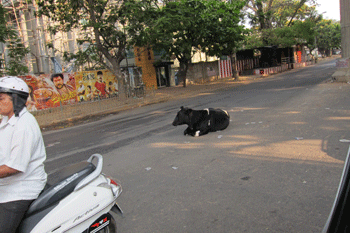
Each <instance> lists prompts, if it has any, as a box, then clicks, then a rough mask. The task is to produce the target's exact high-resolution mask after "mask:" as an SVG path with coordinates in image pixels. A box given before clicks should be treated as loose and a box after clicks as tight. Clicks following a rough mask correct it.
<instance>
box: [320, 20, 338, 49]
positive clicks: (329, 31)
mask: <svg viewBox="0 0 350 233" xmlns="http://www.w3.org/2000/svg"><path fill="white" fill-rule="evenodd" d="M316 32H317V36H316V43H317V46H318V48H319V50H320V51H321V52H322V53H324V52H325V51H326V50H331V49H333V48H340V45H341V27H340V23H339V22H337V21H334V20H327V19H323V20H321V21H320V22H319V23H318V24H317V26H316Z"/></svg>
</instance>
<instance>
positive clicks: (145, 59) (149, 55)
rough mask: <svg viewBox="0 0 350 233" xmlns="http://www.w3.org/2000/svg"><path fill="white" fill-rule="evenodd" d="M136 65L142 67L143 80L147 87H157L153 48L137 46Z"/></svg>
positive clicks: (135, 51) (135, 50)
mask: <svg viewBox="0 0 350 233" xmlns="http://www.w3.org/2000/svg"><path fill="white" fill-rule="evenodd" d="M134 53H135V65H136V66H138V67H141V68H142V81H143V83H144V84H145V85H146V87H150V88H154V89H157V76H156V69H155V68H154V66H153V63H154V54H153V51H152V50H151V49H147V48H141V47H135V49H134Z"/></svg>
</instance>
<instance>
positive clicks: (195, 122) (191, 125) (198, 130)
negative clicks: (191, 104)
mask: <svg viewBox="0 0 350 233" xmlns="http://www.w3.org/2000/svg"><path fill="white" fill-rule="evenodd" d="M184 124H186V125H188V127H187V129H186V130H185V131H184V135H187V134H188V135H191V136H194V137H198V136H202V135H204V134H207V133H209V132H215V131H218V130H224V129H226V128H227V126H228V125H229V124H230V115H229V114H228V113H227V112H226V111H224V110H221V109H213V108H209V109H208V108H207V109H204V110H192V109H190V108H184V107H181V110H180V111H179V112H178V113H177V115H176V117H175V119H174V122H173V126H178V125H184Z"/></svg>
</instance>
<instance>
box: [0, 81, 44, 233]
mask: <svg viewBox="0 0 350 233" xmlns="http://www.w3.org/2000/svg"><path fill="white" fill-rule="evenodd" d="M28 95H29V89H28V85H27V84H26V83H25V82H24V81H23V80H22V79H20V78H18V77H11V76H9V77H2V78H0V115H2V116H3V119H2V121H1V123H0V232H6V233H11V232H16V229H17V227H18V225H19V224H20V221H21V219H22V218H23V216H24V214H25V212H26V211H27V209H28V208H29V206H30V204H31V202H32V201H33V200H35V199H36V198H37V197H38V195H39V194H40V192H41V191H42V190H43V189H44V186H45V184H46V180H47V174H46V172H45V169H44V161H45V159H46V151H45V145H44V140H43V137H42V134H41V131H40V128H39V125H38V123H37V121H36V119H35V117H34V116H33V115H32V114H31V113H30V112H29V111H28V110H27V108H26V106H25V104H26V101H27V98H28Z"/></svg>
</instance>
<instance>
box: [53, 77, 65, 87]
mask: <svg viewBox="0 0 350 233" xmlns="http://www.w3.org/2000/svg"><path fill="white" fill-rule="evenodd" d="M52 81H53V84H55V87H56V88H57V89H62V87H63V84H64V83H63V79H62V78H61V77H54V78H53V79H52Z"/></svg>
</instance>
